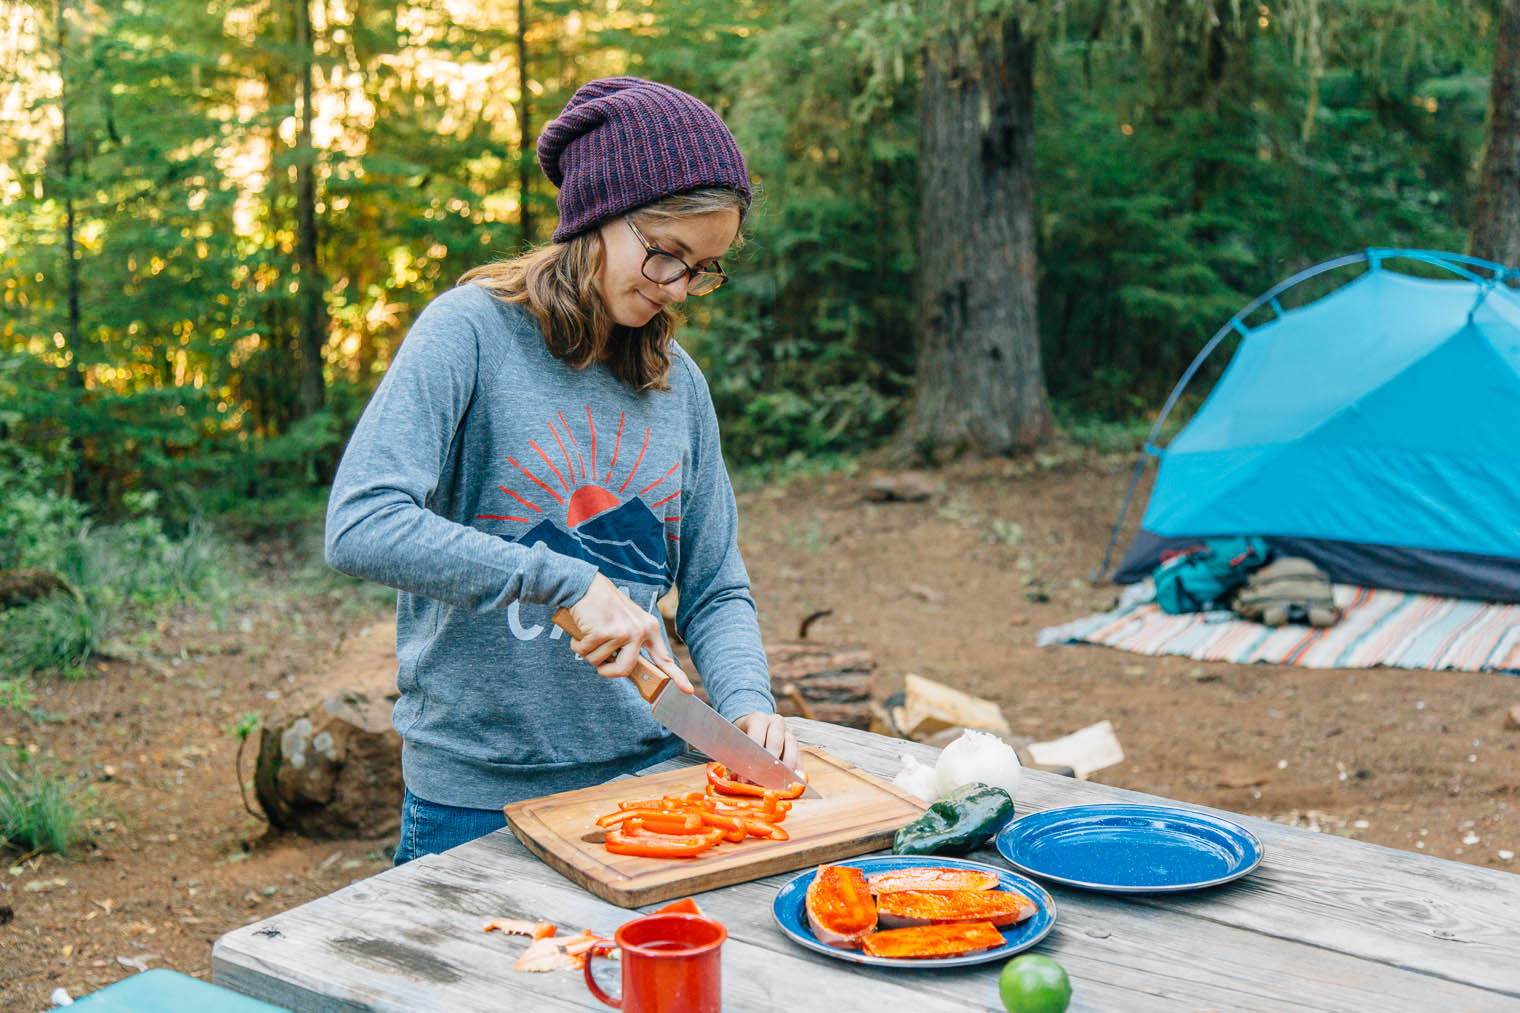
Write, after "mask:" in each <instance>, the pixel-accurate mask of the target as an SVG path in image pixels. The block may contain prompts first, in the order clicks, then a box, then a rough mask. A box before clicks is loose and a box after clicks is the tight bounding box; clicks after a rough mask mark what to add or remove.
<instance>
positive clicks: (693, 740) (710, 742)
mask: <svg viewBox="0 0 1520 1013" xmlns="http://www.w3.org/2000/svg"><path fill="white" fill-rule="evenodd" d="M554 622H555V624H556V625H558V626H559V627H560V628H561V629H563V630H564V631H565V632H566V633H568V634H570V635H571V636H572V637H577V638H579V637H580V635H581V634H580V627H578V626H577V625H576V623H575V620H574V619H573V618H571V615H570V610H569V609H563V608H562V609H558V610H556V611H555V613H554ZM629 678H630V679H632V680H633V684H634V686H635V687H637V689H638V691H639V696H641V697H643V698H644V699H645V700H647V701H648V702H649V707H650V711H651V713H653V714H654V719H655V720H656V721H658V722H659V723H660V724H662V725H664V726H665V727H666V728H669V729H670V730H671V731H672V732H675V733H676V734H677V735H679V736H680V737H681V738H682V739H684V740H685V741H686V742H688V743H690V744H691V745H693V746H695V747H696V748H697V749H699V750H701V751H702V752H704V753H706V754H707V755H708V756H711V757H712V758H713V759H714V760H717V761H718V762H719V763H721V764H723V766H724V767H726V768H728V772H729V773H730V774H735V775H738V776H739V777H742V778H744V779H745V780H748V781H753V782H754V783H755V784H758V785H760V786H761V787H764V788H777V789H782V788H786V787H788V786H790V785H792V784H795V783H796V782H797V781H798V780H799V778H798V777H797V772H796V771H794V770H791V769H789V768H787V767H786V766H784V765H783V764H782V763H781V761H780V760H777V759H776V758H775V757H774V756H772V755H771V754H770V753H769V752H768V751H767V750H766V748H765V747H764V746H762V745H760V744H759V743H758V742H756V741H755V740H754V739H752V738H750V737H749V736H748V735H745V734H744V733H743V732H741V731H740V730H739V729H738V728H736V727H735V726H734V724H733V723H732V722H730V721H726V720H724V718H723V715H721V714H719V713H718V712H717V711H715V710H713V709H712V708H711V707H709V706H708V705H707V704H705V703H703V702H702V701H701V700H699V699H697V698H696V697H695V696H693V695H692V694H690V693H683V692H681V691H680V689H678V688H676V687H675V686H672V685H671V680H670V676H668V675H666V674H665V673H664V672H662V671H660V670H659V669H658V668H656V667H655V665H654V663H653V662H651V661H650V660H649V659H648V658H646V657H644V656H643V655H642V654H641V655H639V660H638V664H637V665H635V666H634V669H633V674H632V675H630V676H629ZM802 797H803V798H819V797H820V796H819V794H818V792H816V791H815V790H813V789H812V788H807V789H805V790H804V791H803V793H802Z"/></svg>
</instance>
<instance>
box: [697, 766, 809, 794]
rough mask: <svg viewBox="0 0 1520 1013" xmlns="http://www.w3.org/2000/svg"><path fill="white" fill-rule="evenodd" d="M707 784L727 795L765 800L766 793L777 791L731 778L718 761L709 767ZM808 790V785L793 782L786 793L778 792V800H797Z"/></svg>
mask: <svg viewBox="0 0 1520 1013" xmlns="http://www.w3.org/2000/svg"><path fill="white" fill-rule="evenodd" d="M707 783H708V784H710V785H711V786H712V787H714V788H716V789H717V790H718V791H720V792H722V793H723V794H725V795H749V796H753V797H755V798H764V797H765V794H766V792H770V791H775V789H773V788H762V787H761V786H760V785H758V784H747V783H745V782H743V781H737V780H734V779H733V778H731V777H730V776H729V774H728V771H727V770H726V769H725V768H724V766H723V764H721V763H718V762H717V761H716V760H715V761H713V762H712V763H709V764H708V765H707ZM806 790H807V785H805V784H803V783H802V782H801V781H793V782H792V784H791V786H790V787H788V788H787V789H786V790H784V791H776V792H775V794H776V797H777V798H796V797H797V796H799V795H801V794H802V793H803V792H804V791H806Z"/></svg>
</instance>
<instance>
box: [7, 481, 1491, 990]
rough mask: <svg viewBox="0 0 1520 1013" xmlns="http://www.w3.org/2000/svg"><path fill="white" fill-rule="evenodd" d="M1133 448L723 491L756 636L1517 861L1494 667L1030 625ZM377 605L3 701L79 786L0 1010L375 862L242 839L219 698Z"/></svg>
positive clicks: (311, 660) (171, 627)
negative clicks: (739, 530)
mask: <svg viewBox="0 0 1520 1013" xmlns="http://www.w3.org/2000/svg"><path fill="white" fill-rule="evenodd" d="M1131 460H1132V459H1131V458H1129V457H1127V456H1112V457H1099V456H1094V455H1092V454H1076V453H1074V452H1071V453H1056V454H1045V455H1041V456H1040V457H1038V458H1036V459H1032V460H1018V461H1008V460H1000V461H992V462H978V463H967V464H963V465H958V466H955V467H952V468H950V469H948V470H944V471H941V472H937V473H934V474H933V475H932V476H931V477H932V479H933V480H934V481H935V482H937V483H939V485H940V486H942V491H941V492H940V493H939V494H937V495H936V496H934V497H933V498H932V499H930V500H927V501H922V502H911V503H899V502H891V503H884V502H869V501H868V500H867V499H866V497H865V495H864V493H865V490H866V487H867V485H868V478H869V477H870V476H869V475H868V474H867V473H866V472H864V471H863V472H861V473H860V474H855V475H844V474H839V475H832V476H828V477H824V478H814V479H806V480H796V481H793V482H791V483H788V484H786V485H777V486H773V487H767V488H762V489H757V490H753V491H746V492H743V493H741V496H740V501H741V502H740V509H741V516H742V522H743V545H744V548H745V555H746V559H747V561H748V563H749V567H750V572H751V575H752V577H753V580H754V587H755V597H756V600H757V602H758V603H759V606H760V610H761V618H762V622H763V626H764V630H765V633H766V635H767V636H769V637H775V638H793V637H795V636H796V633H797V626H798V623H799V622H800V620H801V619H802V618H803V617H804V616H807V615H809V614H810V613H813V612H817V611H819V610H823V609H829V610H832V612H831V614H830V615H828V616H826V617H824V618H823V619H821V620H818V621H817V622H815V623H814V625H813V627H812V629H811V630H810V633H809V636H810V637H815V638H825V639H837V640H846V641H857V642H860V643H863V644H865V645H867V646H868V647H869V649H870V650H871V651H872V652H873V654H874V656H875V658H876V660H877V663H878V670H877V685H876V694H877V696H878V697H880V698H885V697H886V696H887V695H888V694H890V693H892V692H895V691H897V690H899V689H901V688H902V681H903V676H904V675H905V674H906V673H909V672H916V673H919V674H921V675H925V676H928V677H930V678H932V679H936V680H939V681H941V682H945V683H948V684H951V685H954V686H957V687H960V688H962V689H965V690H967V691H969V692H971V693H974V694H977V695H980V696H985V697H988V698H991V699H993V700H996V701H997V702H998V703H999V704H1001V705H1002V707H1003V709H1004V712H1005V713H1006V714H1007V716H1008V718H1009V721H1010V722H1011V724H1012V726H1013V729H1014V731H1015V732H1016V733H1018V734H1021V735H1028V736H1032V737H1034V738H1036V739H1048V738H1055V737H1057V736H1059V735H1062V734H1065V733H1067V732H1071V731H1074V730H1076V729H1078V728H1081V727H1083V726H1085V725H1088V724H1091V723H1093V722H1095V721H1099V720H1102V719H1105V718H1106V719H1109V720H1110V721H1112V722H1113V725H1114V728H1115V730H1116V731H1117V734H1118V737H1119V740H1120V742H1121V744H1122V745H1123V747H1124V751H1125V761H1124V762H1123V763H1122V764H1121V765H1118V766H1114V767H1109V768H1107V769H1105V770H1102V771H1100V772H1099V773H1097V774H1095V775H1094V779H1095V780H1101V781H1104V782H1107V783H1111V784H1116V785H1122V786H1124V787H1128V788H1135V789H1139V790H1142V791H1147V792H1153V793H1156V794H1159V795H1164V796H1169V797H1172V798H1177V799H1184V800H1187V801H1191V802H1198V803H1203V804H1206V805H1211V806H1217V807H1220V808H1223V809H1229V810H1234V811H1236V812H1242V813H1248V814H1250V815H1253V816H1260V817H1265V818H1268V819H1273V820H1278V821H1282V822H1287V823H1293V824H1296V825H1299V826H1306V827H1311V828H1313V829H1317V830H1320V831H1322V832H1326V833H1337V834H1344V835H1348V836H1353V837H1357V838H1359V839H1361V840H1365V841H1371V842H1375V843H1377V844H1382V845H1386V846H1389V847H1394V848H1404V849H1409V850H1419V851H1422V852H1424V853H1425V854H1431V855H1438V856H1441V857H1443V858H1449V859H1453V860H1455V861H1459V862H1469V863H1472V864H1475V865H1485V866H1495V867H1500V868H1509V869H1511V870H1517V871H1520V867H1517V866H1516V865H1515V861H1514V859H1513V857H1510V858H1504V857H1501V855H1500V852H1501V851H1502V852H1505V853H1508V854H1510V855H1513V853H1514V852H1516V851H1520V731H1516V730H1514V729H1511V728H1506V727H1505V721H1504V718H1505V713H1506V712H1507V711H1508V710H1509V708H1510V707H1512V706H1514V705H1516V704H1520V681H1516V680H1515V679H1513V678H1512V677H1509V676H1504V675H1493V674H1475V673H1452V672H1440V673H1437V672H1426V671H1402V670H1384V669H1372V670H1362V671H1309V670H1299V669H1294V668H1286V667H1273V666H1260V665H1258V666H1249V667H1248V666H1236V665H1230V664H1224V663H1219V664H1204V663H1199V662H1193V661H1189V660H1186V659H1178V658H1148V657H1143V656H1140V655H1133V654H1126V653H1124V652H1120V651H1114V650H1108V649H1105V648H1096V647H1050V648H1037V647H1036V646H1035V634H1036V632H1037V631H1038V630H1039V629H1040V628H1041V627H1044V626H1049V625H1054V624H1057V623H1060V622H1065V621H1067V620H1070V619H1073V618H1076V617H1078V616H1081V615H1085V614H1087V613H1090V612H1094V611H1098V610H1101V609H1104V608H1107V607H1108V606H1110V605H1111V604H1112V603H1113V600H1114V597H1115V589H1114V588H1113V587H1112V586H1109V585H1101V586H1093V585H1091V584H1089V583H1088V581H1087V579H1086V577H1087V575H1088V574H1089V573H1090V572H1091V571H1092V570H1093V569H1094V567H1095V566H1096V564H1097V561H1098V559H1099V558H1100V556H1101V553H1102V548H1103V545H1104V543H1105V541H1106V539H1107V536H1108V525H1109V524H1110V522H1111V519H1112V516H1113V512H1114V509H1115V505H1116V504H1117V502H1118V500H1119V498H1120V496H1121V495H1122V493H1123V489H1124V484H1125V482H1126V480H1127V478H1128V470H1129V466H1130V463H1131ZM310 535H311V538H310V539H308V541H309V542H310V544H315V538H316V536H317V532H315V531H313V532H311V533H310ZM308 548H309V547H308ZM280 565H291V564H289V563H288V562H287V563H285V564H280ZM308 565H309V564H308ZM271 576H272V577H274V578H278V576H279V573H278V572H275V573H273V574H271ZM278 583H279V581H278V579H275V580H273V581H272V584H274V585H278ZM375 600H376V598H375V596H374V595H373V594H370V595H368V596H364V595H363V594H362V593H360V592H356V591H353V590H344V591H341V592H329V593H324V594H320V595H317V596H307V597H299V596H294V595H276V596H273V597H272V598H271V599H270V600H267V601H263V602H260V603H259V604H257V605H254V606H251V607H249V609H248V610H247V611H246V612H243V613H240V614H236V615H232V616H229V617H226V618H225V621H224V624H223V628H222V629H220V630H218V629H217V628H216V626H215V625H214V624H213V623H212V622H211V621H210V620H209V619H208V618H205V617H196V616H186V617H183V618H180V619H176V620H172V621H168V622H165V623H163V624H161V628H160V629H159V631H158V634H157V637H156V639H155V640H154V641H153V642H152V643H151V644H150V645H148V646H147V647H146V648H145V649H144V650H143V651H142V652H141V656H140V657H138V658H136V659H135V660H123V659H119V658H112V659H107V660H103V661H101V662H99V664H98V667H99V678H95V679H90V680H86V681H82V682H75V683H62V682H57V683H50V684H47V689H48V695H46V696H43V697H40V699H39V704H40V707H41V709H42V710H45V711H47V712H49V713H51V714H53V715H56V716H57V720H54V721H50V722H46V723H37V722H35V721H34V720H32V719H30V718H28V717H27V716H25V715H22V714H19V713H17V712H15V711H10V710H7V711H4V712H0V743H3V744H5V745H7V746H12V747H14V746H21V747H24V748H28V749H31V750H33V751H35V752H37V753H38V754H39V755H40V756H41V757H43V758H46V759H49V760H53V761H56V763H57V764H58V765H59V767H60V769H62V770H65V771H67V772H69V773H71V774H72V775H74V776H75V777H77V778H78V779H79V780H80V781H81V782H82V783H87V784H89V785H90V786H91V790H92V791H93V792H94V793H95V795H96V797H97V799H98V802H99V804H100V809H99V815H98V816H96V817H95V818H94V819H93V820H92V822H91V832H90V835H89V840H88V841H87V842H85V843H84V844H82V845H80V846H77V847H76V848H75V849H73V850H72V851H71V853H70V854H69V855H67V856H63V857H60V856H56V855H41V856H34V857H31V858H28V859H26V860H24V861H20V862H15V856H11V858H9V859H8V860H7V862H6V863H5V866H4V867H3V868H4V873H3V874H0V952H3V953H4V957H5V959H4V962H3V970H0V1008H4V1009H7V1010H39V1009H45V1008H47V1007H48V1006H49V1002H48V997H49V995H50V993H51V992H52V991H53V990H54V989H55V988H58V987H62V988H64V989H66V990H67V991H68V992H69V993H70V994H71V995H73V996H75V997H76V998H77V997H78V996H80V995H82V994H85V993H88V992H90V991H93V990H94V989H96V988H99V987H101V986H103V985H106V984H108V983H110V982H113V981H115V980H117V979H119V978H122V977H124V976H126V975H128V974H132V973H134V972H135V971H136V970H138V969H141V968H148V967H170V968H174V969H176V970H179V971H182V972H185V973H188V974H192V975H195V976H196V977H200V978H209V977H210V967H211V945H212V943H213V941H215V940H216V939H217V938H218V937H219V936H220V935H222V934H223V933H225V932H227V931H229V930H231V929H234V928H236V927H238V926H240V925H244V924H247V923H248V922H251V921H254V920H257V919H259V918H263V917H265V916H267V915H269V914H271V913H274V912H276V911H280V910H284V909H287V908H291V907H294V906H296V905H298V904H301V903H303V902H305V901H307V900H311V899H313V898H315V897H318V896H321V895H323V894H326V893H329V892H331V891H333V890H336V889H338V888H339V887H341V886H344V885H346V884H347V883H349V882H351V881H353V880H355V879H359V878H363V877H366V876H370V875H372V874H374V873H376V872H379V871H381V870H382V869H384V868H387V867H388V865H389V859H388V857H387V855H388V851H387V849H388V847H389V846H391V845H392V844H393V842H392V841H388V840H370V841H338V842H332V841H325V842H319V841H311V840H305V839H301V838H295V837H290V836H269V835H266V833H265V827H264V825H263V824H262V823H261V822H260V821H259V820H258V819H255V818H254V817H253V816H252V815H250V814H249V813H248V812H246V811H245V810H244V805H243V802H242V800H241V799H240V796H239V791H238V777H237V774H236V773H235V772H234V770H235V768H234V759H235V756H236V753H237V738H236V735H235V733H234V731H233V729H234V727H235V726H236V724H237V722H238V719H239V717H240V716H241V715H243V714H244V713H246V712H248V711H255V710H257V711H264V712H269V711H271V710H274V709H276V708H277V707H278V706H279V705H280V701H282V700H286V701H288V700H291V699H297V700H298V699H301V698H302V695H303V693H307V694H308V695H309V694H310V691H311V687H314V686H316V685H318V684H326V683H329V682H331V681H332V680H334V679H335V678H336V679H338V680H341V679H343V678H344V677H345V675H346V674H347V673H359V672H364V671H373V669H374V668H375V667H376V666H377V665H386V664H388V662H387V661H386V658H385V653H386V650H387V649H388V648H389V646H390V645H389V644H387V643H385V642H384V637H381V638H379V639H378V641H377V638H376V637H375V636H374V635H373V633H372V632H371V633H370V635H369V636H368V637H365V636H362V635H361V634H362V633H363V632H364V631H373V629H374V624H375V623H376V622H377V621H380V620H383V619H384V618H385V611H384V609H383V608H379V607H377V606H375V605H374V604H369V605H365V604H363V603H364V602H370V603H373V602H374V601H375ZM252 744H253V743H252V742H251V743H250V745H252ZM250 753H251V750H250ZM251 759H252V757H251V755H246V756H245V757H244V766H243V773H244V776H247V775H248V774H249V773H250V770H251ZM12 863H14V864H12Z"/></svg>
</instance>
